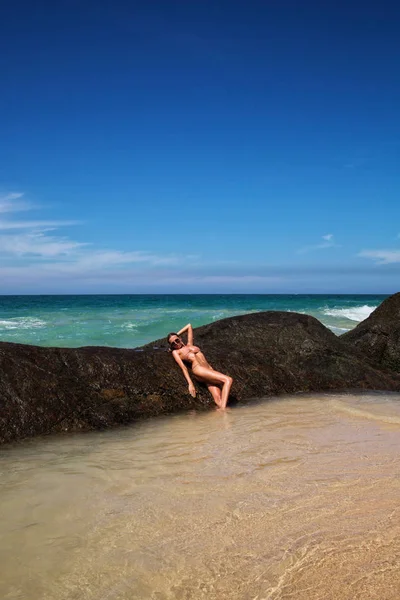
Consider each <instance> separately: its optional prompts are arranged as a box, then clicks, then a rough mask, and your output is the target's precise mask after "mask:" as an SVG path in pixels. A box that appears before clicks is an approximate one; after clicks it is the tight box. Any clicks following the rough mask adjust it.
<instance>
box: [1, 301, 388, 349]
mask: <svg viewBox="0 0 400 600" xmlns="http://www.w3.org/2000/svg"><path fill="white" fill-rule="evenodd" d="M385 297H386V296H382V295H370V296H365V295H362V296H361V295H339V296H334V295H329V296H328V295H327V296H324V295H245V294H243V295H115V296H113V295H96V296H90V295H85V296H0V340H1V341H10V342H20V343H24V344H37V345H41V346H68V347H77V346H93V345H95V346H119V347H122V348H134V347H135V346H140V345H142V344H145V343H147V342H150V341H152V340H155V339H157V338H160V337H163V336H165V335H167V333H168V332H170V331H176V330H178V329H180V328H181V327H183V326H184V325H186V323H188V322H190V323H192V325H193V326H194V327H197V326H199V325H204V324H206V323H211V322H213V321H216V320H218V319H223V318H225V317H230V316H233V315H239V314H244V313H250V312H257V311H262V310H285V311H294V312H301V313H306V314H310V315H313V316H315V317H317V319H319V320H320V321H322V323H324V324H325V325H327V326H328V327H330V328H331V329H332V331H334V332H335V333H337V334H340V333H343V332H344V331H348V330H349V329H351V328H353V327H355V326H356V325H357V323H359V322H360V321H362V320H363V319H365V318H366V317H367V316H368V315H369V314H370V313H371V312H372V311H373V310H374V309H375V308H376V307H377V306H378V305H379V304H380V303H381V302H382V301H383V300H384V298H385Z"/></svg>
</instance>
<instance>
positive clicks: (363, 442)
mask: <svg viewBox="0 0 400 600" xmlns="http://www.w3.org/2000/svg"><path fill="white" fill-rule="evenodd" d="M399 441H400V396H399V395H387V394H386V395H374V394H367V395H362V396H351V395H318V396H317V395H314V396H299V397H295V398H282V399H278V400H273V401H268V402H262V401H260V402H257V403H255V404H252V405H249V406H244V407H239V408H235V409H231V410H229V411H228V412H227V413H226V414H223V413H219V412H209V413H201V414H196V413H190V414H186V415H179V416H175V417H168V418H159V419H154V420H151V421H147V422H143V423H140V424H138V425H135V426H132V427H129V428H125V429H117V430H113V431H107V432H104V433H93V434H92V433H91V434H82V435H74V436H66V437H53V438H44V439H36V440H30V441H27V442H24V443H22V444H20V445H14V446H5V447H3V448H2V449H1V458H0V471H1V482H2V489H1V495H0V515H1V524H0V539H1V543H0V569H1V577H0V597H1V598H2V599H7V600H8V599H24V600H39V599H40V600H47V599H48V600H50V599H51V600H61V599H63V600H64V599H65V600H67V599H68V600H69V599H71V600H72V599H76V600H78V599H79V600H81V599H92V598H93V599H96V600H132V599H136V598H138V599H139V598H140V599H144V598H151V599H157V600H164V599H165V600H166V599H171V600H172V599H178V600H179V599H187V600H189V599H197V598H199V599H200V598H201V599H202V598H207V599H210V600H213V599H217V598H218V599H229V600H235V599H240V600H243V599H249V600H250V599H251V600H262V599H269V600H278V599H282V600H283V599H285V600H286V599H296V600H314V599H319V600H326V599H335V600H337V599H340V600H347V599H348V600H356V599H361V598H363V599H365V598H367V599H369V600H370V599H375V598H376V599H377V600H378V599H379V600H382V599H385V600H391V599H393V600H394V599H396V600H397V599H398V598H399V590H400V476H399V474H400V457H399Z"/></svg>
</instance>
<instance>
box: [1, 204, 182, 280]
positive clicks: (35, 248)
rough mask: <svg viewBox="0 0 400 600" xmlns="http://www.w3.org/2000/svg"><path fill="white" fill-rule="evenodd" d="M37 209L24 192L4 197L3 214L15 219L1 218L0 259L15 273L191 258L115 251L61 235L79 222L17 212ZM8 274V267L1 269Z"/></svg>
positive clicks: (74, 270) (101, 269)
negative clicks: (22, 216)
mask: <svg viewBox="0 0 400 600" xmlns="http://www.w3.org/2000/svg"><path fill="white" fill-rule="evenodd" d="M33 208H35V207H34V206H33V205H32V204H30V203H29V202H25V201H24V200H23V194H20V193H18V194H17V193H14V194H7V195H6V196H2V197H0V213H8V214H10V215H11V218H2V219H0V258H1V259H3V263H4V260H5V259H6V260H7V263H8V268H10V267H12V269H13V271H12V272H13V273H14V274H15V272H16V271H15V270H16V269H17V270H18V269H20V273H21V276H25V275H26V273H24V268H25V267H26V265H27V261H28V263H29V268H30V269H31V270H32V269H33V270H34V269H36V270H37V271H38V272H40V273H41V274H45V273H46V274H49V273H53V274H55V273H58V274H61V273H64V274H67V273H68V274H71V275H72V274H76V275H79V274H83V273H89V272H90V273H92V274H94V273H95V272H98V273H103V275H104V272H105V271H107V270H109V271H111V270H112V269H115V268H121V267H124V266H127V265H147V266H151V267H158V266H165V265H176V264H179V263H181V262H182V261H185V260H186V261H189V262H190V260H191V259H190V257H188V256H177V255H158V254H156V253H152V252H149V251H142V250H132V251H123V250H114V249H103V248H96V247H94V246H93V245H92V244H88V243H86V242H83V241H76V240H73V239H70V238H69V237H67V236H63V235H59V234H58V233H57V230H58V229H59V228H61V227H65V226H71V225H77V224H79V221H58V220H57V221H56V220H54V221H53V220H43V221H42V220H40V221H39V220H37V221H33V220H27V219H24V220H19V219H16V218H15V213H18V212H22V211H25V212H27V211H31V210H33ZM1 272H2V273H3V274H4V273H5V271H4V269H3V270H1ZM8 273H10V271H8Z"/></svg>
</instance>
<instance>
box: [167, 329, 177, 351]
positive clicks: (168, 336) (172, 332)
mask: <svg viewBox="0 0 400 600" xmlns="http://www.w3.org/2000/svg"><path fill="white" fill-rule="evenodd" d="M171 335H178V334H177V333H175V332H174V331H171V333H169V334H168V335H167V342H168V344H169V347H170V348H171V344H170V343H169V338H170V337H171Z"/></svg>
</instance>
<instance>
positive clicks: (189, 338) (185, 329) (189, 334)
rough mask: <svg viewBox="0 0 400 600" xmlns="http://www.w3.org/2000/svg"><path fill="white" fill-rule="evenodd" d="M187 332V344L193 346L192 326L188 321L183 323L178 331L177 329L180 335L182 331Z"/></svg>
mask: <svg viewBox="0 0 400 600" xmlns="http://www.w3.org/2000/svg"><path fill="white" fill-rule="evenodd" d="M185 331H187V332H188V344H189V346H193V327H192V326H191V324H190V323H188V324H187V325H185V327H183V328H182V329H181V330H180V331H178V335H182V333H185Z"/></svg>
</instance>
